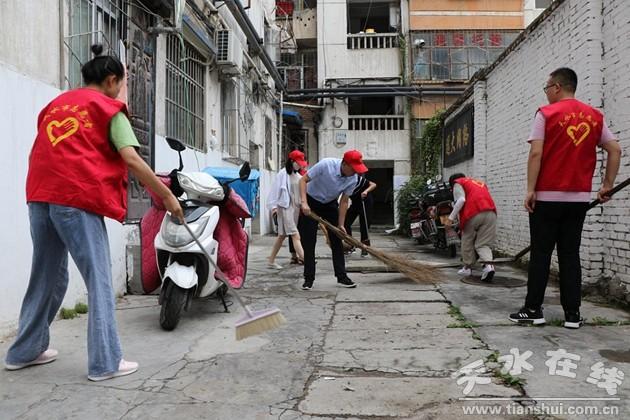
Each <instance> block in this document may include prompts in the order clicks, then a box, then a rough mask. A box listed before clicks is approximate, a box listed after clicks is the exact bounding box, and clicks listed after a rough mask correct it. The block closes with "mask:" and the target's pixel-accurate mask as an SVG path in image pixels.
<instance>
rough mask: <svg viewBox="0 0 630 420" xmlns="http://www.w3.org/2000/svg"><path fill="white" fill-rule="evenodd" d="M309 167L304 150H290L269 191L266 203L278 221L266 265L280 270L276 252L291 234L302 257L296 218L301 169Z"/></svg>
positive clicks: (301, 258)
mask: <svg viewBox="0 0 630 420" xmlns="http://www.w3.org/2000/svg"><path fill="white" fill-rule="evenodd" d="M307 166H308V162H306V160H305V159H304V153H302V152H301V151H299V150H294V151H292V152H291V153H289V156H288V158H287V161H286V164H285V167H284V168H282V169H281V170H280V172H279V173H278V176H276V180H275V182H274V183H273V186H272V187H271V191H270V192H269V198H268V200H267V203H268V206H269V207H270V208H271V209H272V212H273V214H275V215H276V216H277V220H278V238H277V239H276V242H275V243H274V244H273V247H272V248H271V254H270V255H269V259H268V266H269V268H276V269H281V268H282V266H281V265H280V264H278V263H276V261H275V260H276V255H278V251H279V250H280V247H281V246H282V243H283V242H284V240H285V238H286V237H290V238H291V240H292V242H293V247H294V248H295V252H296V254H297V258H299V259H300V260H304V251H303V249H302V245H301V238H300V232H299V231H298V228H297V226H298V218H299V216H300V186H299V183H300V179H301V178H302V175H300V171H301V170H303V169H304V168H306V167H307Z"/></svg>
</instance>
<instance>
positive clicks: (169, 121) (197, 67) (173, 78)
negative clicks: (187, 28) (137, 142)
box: [166, 35, 207, 152]
mask: <svg viewBox="0 0 630 420" xmlns="http://www.w3.org/2000/svg"><path fill="white" fill-rule="evenodd" d="M205 60H206V59H205V57H203V56H202V55H201V54H200V53H199V52H198V51H197V50H196V49H195V48H194V47H193V46H192V45H191V44H190V43H188V42H186V41H183V45H182V41H181V39H180V38H179V37H177V36H175V35H169V36H168V37H167V39H166V135H167V136H169V137H174V138H176V139H178V140H181V141H182V142H184V143H185V144H187V145H188V146H190V147H192V148H194V149H197V150H201V151H202V152H206V151H207V147H206V142H205V135H204V127H205V103H204V102H205V98H204V92H205V67H204V65H203V64H202V63H203V62H204V61H205Z"/></svg>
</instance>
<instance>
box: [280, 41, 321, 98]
mask: <svg viewBox="0 0 630 420" xmlns="http://www.w3.org/2000/svg"><path fill="white" fill-rule="evenodd" d="M278 71H279V72H280V76H281V77H282V78H283V79H284V83H285V84H286V86H287V89H289V90H293V89H311V88H316V87H317V50H316V49H307V50H301V51H299V52H298V53H297V54H288V53H283V54H281V55H280V63H278Z"/></svg>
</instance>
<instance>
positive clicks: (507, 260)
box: [479, 178, 630, 264]
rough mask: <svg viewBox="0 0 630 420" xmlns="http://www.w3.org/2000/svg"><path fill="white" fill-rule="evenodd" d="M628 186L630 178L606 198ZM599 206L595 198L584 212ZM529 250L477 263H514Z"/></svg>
mask: <svg viewBox="0 0 630 420" xmlns="http://www.w3.org/2000/svg"><path fill="white" fill-rule="evenodd" d="M628 185H630V178H628V179H626V180H625V181H623V182H620V183H619V184H617V186H616V187H614V188H613V189H611V190H610V191H608V193H607V194H606V196H607V197H612V196H613V195H615V194H616V193H618V192H619V191H621V190H622V189H624V188H626V187H627V186H628ZM599 204H602V203H601V202H600V201H599V199H598V198H596V199H595V200H593V201H591V202H590V203H589V205H588V208H587V209H586V211H588V210H590V209H592V208H593V207H597V206H598V205H599ZM530 249H532V246H531V245H527V246H526V247H525V248H523V249H521V250H520V251H519V252H517V253H516V255H514V256H513V257H505V258H495V259H494V260H492V261H479V262H480V263H483V264H501V263H511V262H515V261H518V260H519V259H521V257H522V256H523V255H525V254H527V253H528V252H529V250H530Z"/></svg>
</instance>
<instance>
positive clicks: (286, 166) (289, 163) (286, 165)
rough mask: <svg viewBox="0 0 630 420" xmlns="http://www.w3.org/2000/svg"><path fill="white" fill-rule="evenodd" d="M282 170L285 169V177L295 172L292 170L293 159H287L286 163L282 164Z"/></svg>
mask: <svg viewBox="0 0 630 420" xmlns="http://www.w3.org/2000/svg"><path fill="white" fill-rule="evenodd" d="M284 169H286V171H287V175H291V174H292V173H293V172H295V169H293V159H291V158H287V161H286V162H285V163H284Z"/></svg>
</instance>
